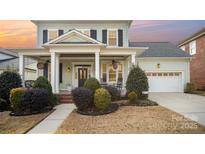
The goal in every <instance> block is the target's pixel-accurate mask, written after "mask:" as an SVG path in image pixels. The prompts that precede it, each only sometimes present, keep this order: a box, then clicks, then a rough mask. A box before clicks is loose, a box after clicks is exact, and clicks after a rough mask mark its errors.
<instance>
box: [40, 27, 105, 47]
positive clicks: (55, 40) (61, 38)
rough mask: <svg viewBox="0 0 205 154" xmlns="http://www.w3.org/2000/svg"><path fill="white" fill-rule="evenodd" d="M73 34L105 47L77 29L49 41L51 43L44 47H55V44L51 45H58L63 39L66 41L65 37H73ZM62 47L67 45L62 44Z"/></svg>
mask: <svg viewBox="0 0 205 154" xmlns="http://www.w3.org/2000/svg"><path fill="white" fill-rule="evenodd" d="M72 34H78V35H80V36H81V37H83V38H85V39H87V40H88V41H91V42H93V43H96V44H98V45H103V46H105V44H103V43H102V42H100V41H98V40H95V39H93V38H91V37H89V36H87V35H86V34H84V33H81V32H80V31H78V30H76V29H73V30H71V31H69V32H67V33H64V34H63V35H61V36H59V37H57V38H56V39H54V40H51V41H49V42H47V43H45V44H43V45H42V46H50V45H54V44H51V43H57V42H58V41H61V40H63V39H64V38H65V37H67V36H68V35H72ZM58 45H59V44H58ZM60 45H61V46H62V45H65V44H60Z"/></svg>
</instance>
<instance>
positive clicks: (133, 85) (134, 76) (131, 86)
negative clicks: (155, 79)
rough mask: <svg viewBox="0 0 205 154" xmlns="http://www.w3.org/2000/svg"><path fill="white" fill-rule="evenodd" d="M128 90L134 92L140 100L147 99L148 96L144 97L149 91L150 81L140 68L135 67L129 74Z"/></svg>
mask: <svg viewBox="0 0 205 154" xmlns="http://www.w3.org/2000/svg"><path fill="white" fill-rule="evenodd" d="M126 89H127V91H128V92H132V91H134V92H135V93H136V94H137V96H138V98H139V99H146V98H148V95H147V94H146V95H143V94H142V92H143V91H148V89H149V85H148V79H147V76H146V74H145V72H144V71H143V70H142V69H141V68H140V67H139V66H133V67H132V68H131V70H130V72H129V75H128V78H127V82H126Z"/></svg>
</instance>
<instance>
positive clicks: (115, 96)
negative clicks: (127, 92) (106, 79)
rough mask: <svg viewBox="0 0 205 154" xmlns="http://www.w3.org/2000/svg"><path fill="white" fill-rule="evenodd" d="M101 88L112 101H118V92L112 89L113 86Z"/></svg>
mask: <svg viewBox="0 0 205 154" xmlns="http://www.w3.org/2000/svg"><path fill="white" fill-rule="evenodd" d="M103 88H105V89H106V90H107V91H108V92H109V93H110V95H111V100H112V101H116V100H119V99H120V95H121V94H120V91H119V90H118V89H117V88H116V87H114V86H104V87H103Z"/></svg>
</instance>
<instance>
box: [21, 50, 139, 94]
mask: <svg viewBox="0 0 205 154" xmlns="http://www.w3.org/2000/svg"><path fill="white" fill-rule="evenodd" d="M132 56H133V57H134V58H132ZM135 56H136V55H134V54H133V55H109V56H108V55H100V54H99V53H95V54H64V53H63V54H60V53H54V54H51V55H50V56H41V57H39V56H30V57H32V58H35V59H36V60H38V65H40V66H38V67H39V68H38V71H37V73H38V74H37V77H38V76H45V77H46V78H47V79H48V80H49V81H50V82H51V85H52V88H53V92H54V93H62V94H63V93H66V92H70V91H71V90H72V89H74V88H76V87H81V86H83V84H84V82H85V80H87V79H88V78H90V77H95V78H96V79H98V80H99V82H100V83H101V84H102V85H113V86H119V84H120V85H121V86H119V88H120V89H123V88H124V87H125V82H126V79H127V75H128V71H129V67H130V66H131V65H132V64H135V63H136V62H135ZM22 57H23V58H22ZM24 58H25V55H24V56H21V58H20V59H19V60H20V61H21V62H20V63H21V64H22V63H24ZM131 59H133V61H132V62H131V61H130V60H131ZM41 65H43V66H41ZM114 65H115V66H114ZM20 67H21V68H23V66H20ZM19 73H20V74H21V76H22V79H23V78H24V77H23V76H24V69H21V71H20V72H19Z"/></svg>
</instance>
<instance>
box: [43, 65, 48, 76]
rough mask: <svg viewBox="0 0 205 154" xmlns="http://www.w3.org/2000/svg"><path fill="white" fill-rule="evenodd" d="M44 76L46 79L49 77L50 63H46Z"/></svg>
mask: <svg viewBox="0 0 205 154" xmlns="http://www.w3.org/2000/svg"><path fill="white" fill-rule="evenodd" d="M43 76H44V77H46V79H48V63H45V64H44V68H43Z"/></svg>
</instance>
